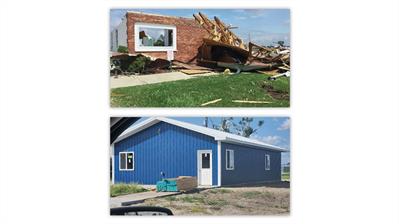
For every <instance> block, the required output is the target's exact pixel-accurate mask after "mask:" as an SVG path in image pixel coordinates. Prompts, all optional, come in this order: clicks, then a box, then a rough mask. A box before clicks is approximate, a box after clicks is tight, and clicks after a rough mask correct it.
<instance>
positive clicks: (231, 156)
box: [225, 149, 235, 170]
mask: <svg viewBox="0 0 399 224" xmlns="http://www.w3.org/2000/svg"><path fill="white" fill-rule="evenodd" d="M229 152H230V158H233V164H230V165H233V166H232V167H228V166H227V165H228V160H227V159H228V157H227V154H228V153H229ZM225 156H226V170H234V160H235V158H234V150H232V149H226V155H225Z"/></svg>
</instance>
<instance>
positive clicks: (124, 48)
mask: <svg viewBox="0 0 399 224" xmlns="http://www.w3.org/2000/svg"><path fill="white" fill-rule="evenodd" d="M117 51H118V52H119V53H129V49H128V48H127V47H125V46H118V50H117Z"/></svg>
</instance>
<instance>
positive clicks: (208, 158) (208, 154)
mask: <svg viewBox="0 0 399 224" xmlns="http://www.w3.org/2000/svg"><path fill="white" fill-rule="evenodd" d="M198 185H201V186H209V185H212V151H211V150H199V151H198Z"/></svg>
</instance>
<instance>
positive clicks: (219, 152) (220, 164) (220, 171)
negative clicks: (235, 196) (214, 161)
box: [218, 140, 222, 187]
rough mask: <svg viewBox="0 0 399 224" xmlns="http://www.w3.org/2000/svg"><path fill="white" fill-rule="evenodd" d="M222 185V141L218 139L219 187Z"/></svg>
mask: <svg viewBox="0 0 399 224" xmlns="http://www.w3.org/2000/svg"><path fill="white" fill-rule="evenodd" d="M220 186H222V142H221V141H220V140H219V141H218V187H220Z"/></svg>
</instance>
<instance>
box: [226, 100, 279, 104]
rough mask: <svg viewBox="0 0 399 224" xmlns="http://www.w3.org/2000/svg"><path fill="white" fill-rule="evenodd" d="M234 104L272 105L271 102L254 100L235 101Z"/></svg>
mask: <svg viewBox="0 0 399 224" xmlns="http://www.w3.org/2000/svg"><path fill="white" fill-rule="evenodd" d="M233 103H251V104H263V103H272V102H269V101H254V100H233Z"/></svg>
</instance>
